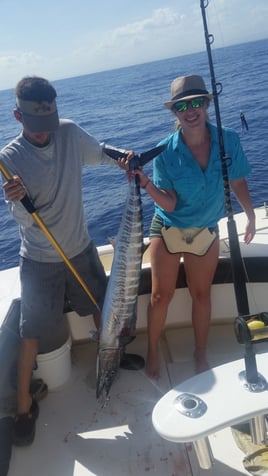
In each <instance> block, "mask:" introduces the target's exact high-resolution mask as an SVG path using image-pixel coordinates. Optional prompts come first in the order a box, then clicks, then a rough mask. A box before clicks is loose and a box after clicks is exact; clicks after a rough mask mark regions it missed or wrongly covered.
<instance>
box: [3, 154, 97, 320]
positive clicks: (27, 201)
mask: <svg viewBox="0 0 268 476" xmlns="http://www.w3.org/2000/svg"><path fill="white" fill-rule="evenodd" d="M0 172H2V174H3V175H4V177H5V178H6V179H7V180H11V179H12V175H11V174H10V173H9V171H8V170H7V168H6V166H5V165H4V164H3V162H2V161H0ZM20 202H21V203H22V205H23V206H24V208H25V209H26V210H27V212H28V213H30V214H31V215H32V217H33V219H34V220H35V222H36V223H37V224H38V226H39V227H40V228H41V230H42V231H43V232H44V234H45V235H46V237H47V238H48V239H49V241H50V243H51V244H52V245H53V247H54V248H55V250H56V251H57V252H58V253H59V255H60V256H61V258H62V259H63V261H64V262H65V264H66V265H67V266H68V268H69V269H70V271H71V272H72V273H73V275H74V276H75V277H76V279H77V281H78V282H79V283H80V284H81V286H82V288H83V289H84V291H85V292H86V294H87V295H88V296H89V298H90V299H91V301H92V302H93V304H94V305H95V306H96V308H97V310H98V311H99V312H100V308H99V306H98V304H97V302H96V300H95V298H94V297H93V296H92V294H91V292H90V290H89V289H88V287H87V285H86V283H85V281H84V280H83V278H82V277H81V276H80V274H79V273H78V271H77V270H76V269H75V267H74V266H73V264H72V263H71V261H70V260H69V258H67V256H66V255H65V253H64V251H63V250H62V248H61V247H60V245H59V244H58V242H57V241H56V239H55V238H54V236H53V235H52V233H51V232H50V231H49V229H48V228H47V226H46V225H45V223H44V222H43V220H42V218H41V217H40V216H39V215H38V213H37V211H36V209H35V207H34V205H33V203H32V202H31V200H30V198H29V197H28V195H27V194H26V195H25V196H24V197H23V198H22V200H20Z"/></svg>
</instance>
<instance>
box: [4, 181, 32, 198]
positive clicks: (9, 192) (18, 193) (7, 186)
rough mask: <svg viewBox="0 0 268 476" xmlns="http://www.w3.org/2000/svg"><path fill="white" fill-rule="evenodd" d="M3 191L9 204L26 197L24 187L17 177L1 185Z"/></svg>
mask: <svg viewBox="0 0 268 476" xmlns="http://www.w3.org/2000/svg"><path fill="white" fill-rule="evenodd" d="M3 190H4V194H5V197H6V198H7V199H8V200H10V201H11V202H17V201H19V200H22V199H23V197H24V196H25V195H26V190H25V187H24V185H23V183H22V181H21V179H20V178H19V177H18V176H17V175H14V177H12V179H10V180H8V181H7V182H5V183H4V184H3Z"/></svg>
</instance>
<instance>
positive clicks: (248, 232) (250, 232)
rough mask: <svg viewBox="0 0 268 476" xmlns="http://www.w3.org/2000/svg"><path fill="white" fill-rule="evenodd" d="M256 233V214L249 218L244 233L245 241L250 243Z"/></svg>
mask: <svg viewBox="0 0 268 476" xmlns="http://www.w3.org/2000/svg"><path fill="white" fill-rule="evenodd" d="M255 233H256V226H255V216H253V217H252V218H250V219H248V222H247V225H246V229H245V234H244V242H245V243H246V244H247V245H248V244H249V243H250V242H251V241H252V240H253V238H254V236H255Z"/></svg>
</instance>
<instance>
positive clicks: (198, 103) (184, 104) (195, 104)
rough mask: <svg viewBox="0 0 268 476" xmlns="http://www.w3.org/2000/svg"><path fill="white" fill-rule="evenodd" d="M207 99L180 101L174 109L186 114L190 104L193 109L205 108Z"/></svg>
mask: <svg viewBox="0 0 268 476" xmlns="http://www.w3.org/2000/svg"><path fill="white" fill-rule="evenodd" d="M205 101H206V98H204V97H200V98H193V99H189V101H178V102H176V103H175V104H174V106H173V109H175V111H177V112H185V111H187V109H188V106H189V104H191V106H192V108H193V109H199V108H200V107H202V106H204V104H205Z"/></svg>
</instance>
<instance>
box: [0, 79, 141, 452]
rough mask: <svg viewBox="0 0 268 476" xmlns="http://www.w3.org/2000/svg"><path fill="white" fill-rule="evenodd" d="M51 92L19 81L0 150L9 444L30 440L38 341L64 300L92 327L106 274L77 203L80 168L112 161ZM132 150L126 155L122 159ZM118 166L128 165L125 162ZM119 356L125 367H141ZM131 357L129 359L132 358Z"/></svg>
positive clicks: (44, 84) (45, 85)
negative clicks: (12, 258) (17, 129)
mask: <svg viewBox="0 0 268 476" xmlns="http://www.w3.org/2000/svg"><path fill="white" fill-rule="evenodd" d="M56 96H57V93H56V90H55V89H54V87H53V86H52V84H51V83H50V82H49V81H47V80H46V79H44V78H40V77H26V78H23V79H22V80H21V81H19V83H18V84H17V87H16V108H15V109H14V116H15V118H16V120H17V121H19V122H21V124H22V132H21V134H20V135H19V136H18V137H16V138H15V139H14V140H12V142H11V143H10V144H8V145H7V146H6V147H5V148H4V149H3V150H2V151H1V153H0V160H1V161H2V163H3V164H4V165H5V166H6V168H7V169H8V170H9V172H10V174H11V175H12V176H13V178H12V179H11V180H8V181H7V182H5V183H4V184H3V189H4V193H5V197H6V199H7V201H8V206H9V210H10V212H11V214H12V216H13V217H14V219H15V220H16V221H17V222H18V224H19V227H20V235H21V247H20V279H21V319H20V335H21V346H20V353H19V361H18V382H17V415H16V417H15V424H14V435H13V440H14V443H15V444H17V445H20V446H23V445H28V444H30V443H32V441H33V439H34V434H35V420H36V418H37V417H38V412H39V409H38V404H37V402H36V401H35V400H34V399H33V398H32V395H31V394H30V383H31V375H32V369H33V367H34V363H35V359H36V355H37V352H38V348H39V342H40V338H43V337H46V336H49V335H50V334H53V332H54V330H53V329H55V328H56V326H58V325H59V320H60V319H62V318H63V317H62V314H63V306H64V300H66V299H67V302H68V304H69V305H70V307H71V308H72V309H74V310H75V311H76V312H77V313H78V314H80V315H82V316H84V315H88V314H93V316H94V321H95V324H96V326H98V319H99V313H98V308H99V309H101V307H102V304H103V300H104V295H105V289H106V275H105V272H104V269H103V266H102V264H101V262H100V260H99V257H98V254H97V250H96V247H95V245H94V244H93V242H92V240H91V239H90V236H89V234H88V231H87V223H86V220H85V216H84V210H83V202H82V166H83V165H90V166H94V165H98V164H101V163H107V164H110V165H114V164H116V162H115V161H114V160H113V159H111V158H110V157H108V156H107V155H105V153H104V151H103V147H102V146H101V145H100V144H99V143H98V142H97V141H96V140H95V139H94V137H92V136H91V135H89V134H88V133H87V132H86V131H84V130H83V129H81V128H80V127H79V126H78V125H77V124H75V123H74V122H72V121H70V120H65V119H59V117H58V111H57V104H56ZM132 155H133V153H132V152H128V159H131V157H132ZM128 159H126V160H125V159H122V160H120V161H119V166H120V167H122V168H127V160H128ZM26 194H27V195H28V196H29V197H30V199H31V201H32V202H33V205H34V207H35V209H36V211H37V213H38V215H39V216H40V218H41V219H42V220H43V222H44V223H45V225H46V226H47V228H48V230H49V231H50V232H51V234H52V235H53V236H54V238H55V239H56V241H57V242H58V243H59V245H60V247H61V248H62V250H63V251H64V253H65V254H66V256H68V258H69V259H70V260H71V263H72V265H73V266H74V268H75V269H76V270H77V271H78V273H79V275H80V276H81V277H82V279H83V280H84V281H85V283H86V285H87V287H88V289H89V290H90V292H91V293H92V296H94V299H95V300H96V302H97V307H96V306H95V305H94V303H92V302H91V300H90V299H89V297H88V295H87V294H86V292H85V291H84V289H82V286H81V285H80V284H79V283H78V282H77V280H76V278H75V277H74V276H73V274H72V273H71V272H70V270H69V268H68V267H67V266H66V265H65V263H64V262H63V261H62V260H61V258H60V256H59V254H58V252H57V251H56V250H55V248H54V247H53V246H52V245H51V243H50V241H49V240H48V238H47V237H46V236H45V234H44V233H43V231H42V230H41V229H40V228H39V226H38V225H37V224H36V222H35V220H34V218H33V217H32V215H31V214H29V213H28V212H27V211H26V210H25V208H24V207H23V205H22V203H21V202H20V200H22V199H23V197H25V195H26ZM127 356H128V354H124V366H125V367H128V368H131V362H133V357H134V362H133V364H134V365H133V367H132V368H137V367H140V366H142V365H143V359H142V358H141V357H139V356H135V355H134V356H131V355H130V360H131V362H128V359H127ZM135 357H136V361H135Z"/></svg>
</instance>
